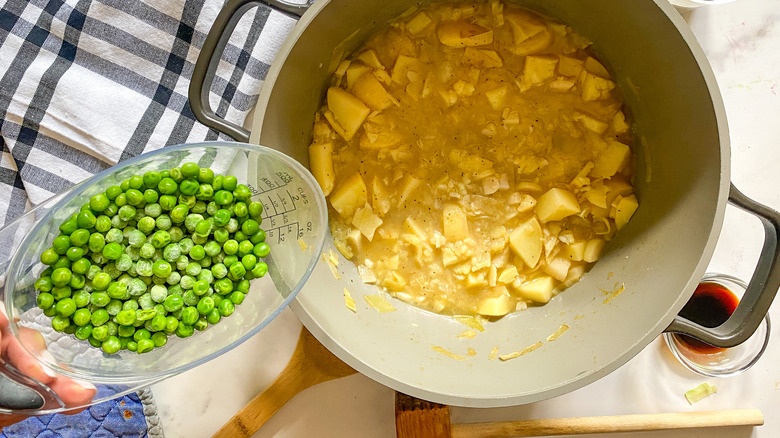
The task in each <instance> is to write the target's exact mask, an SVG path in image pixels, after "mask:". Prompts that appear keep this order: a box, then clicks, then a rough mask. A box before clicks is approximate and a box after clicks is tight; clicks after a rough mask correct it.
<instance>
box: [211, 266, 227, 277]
mask: <svg viewBox="0 0 780 438" xmlns="http://www.w3.org/2000/svg"><path fill="white" fill-rule="evenodd" d="M211 273H212V275H214V277H216V278H225V277H227V274H228V270H227V267H226V266H225V265H223V264H222V263H217V264H216V265H214V266H212V267H211Z"/></svg>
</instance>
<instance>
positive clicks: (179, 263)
mask: <svg viewBox="0 0 780 438" xmlns="http://www.w3.org/2000/svg"><path fill="white" fill-rule="evenodd" d="M189 264H190V259H189V257H187V256H186V255H184V254H182V255H180V256H179V258H178V259H176V269H178V270H180V271H183V270H185V269H187V266H189Z"/></svg>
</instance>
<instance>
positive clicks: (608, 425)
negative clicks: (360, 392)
mask: <svg viewBox="0 0 780 438" xmlns="http://www.w3.org/2000/svg"><path fill="white" fill-rule="evenodd" d="M762 424H764V416H763V415H762V414H761V411H759V410H757V409H741V410H728V411H710V412H680V413H668V414H638V415H615V416H606V417H579V418H551V419H543V420H522V421H506V422H492V423H459V424H452V426H451V427H452V437H453V438H472V437H508V436H512V437H529V436H551V435H580V434H590V433H611V432H639V431H651V430H667V429H689V428H697V427H719V426H760V425H762Z"/></svg>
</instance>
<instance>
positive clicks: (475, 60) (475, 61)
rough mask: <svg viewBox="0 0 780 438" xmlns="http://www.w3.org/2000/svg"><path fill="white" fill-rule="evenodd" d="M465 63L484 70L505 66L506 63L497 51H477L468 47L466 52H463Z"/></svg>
mask: <svg viewBox="0 0 780 438" xmlns="http://www.w3.org/2000/svg"><path fill="white" fill-rule="evenodd" d="M463 62H464V63H466V64H471V65H475V66H477V67H482V68H498V67H502V66H503V65H504V61H503V60H502V59H501V56H499V54H498V53H496V51H495V50H484V49H475V48H473V47H466V50H465V51H464V52H463Z"/></svg>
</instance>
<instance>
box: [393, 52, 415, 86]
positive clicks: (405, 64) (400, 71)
mask: <svg viewBox="0 0 780 438" xmlns="http://www.w3.org/2000/svg"><path fill="white" fill-rule="evenodd" d="M419 64H420V61H419V60H418V59H417V58H412V57H411V56H406V55H398V58H396V60H395V65H393V71H392V73H391V74H390V77H391V78H392V79H393V82H396V83H399V84H403V83H404V82H406V81H407V80H408V79H409V77H408V76H407V73H408V72H409V71H410V70H412V69H414V68H417V67H418V66H419Z"/></svg>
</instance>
